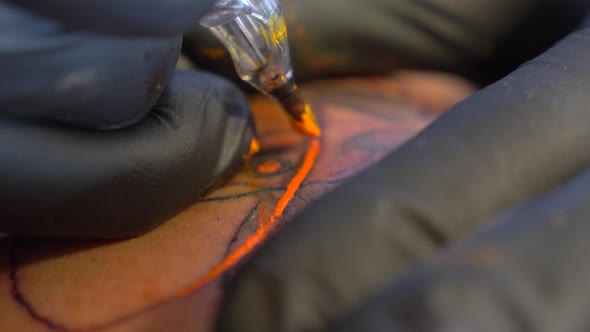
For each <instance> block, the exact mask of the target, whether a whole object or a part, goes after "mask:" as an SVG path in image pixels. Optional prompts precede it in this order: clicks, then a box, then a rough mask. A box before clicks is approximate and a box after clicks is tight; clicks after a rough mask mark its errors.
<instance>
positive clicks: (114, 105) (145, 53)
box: [0, 1, 182, 129]
mask: <svg viewBox="0 0 590 332" xmlns="http://www.w3.org/2000/svg"><path fill="white" fill-rule="evenodd" d="M82 2H86V1H82ZM82 2H80V3H82ZM36 3H47V4H49V3H54V2H53V1H47V2H46V1H42V2H36ZM181 42H182V39H181V36H180V35H178V36H170V37H159V38H156V37H142V38H140V37H115V36H107V35H99V34H93V33H89V32H85V31H70V30H66V29H64V27H63V24H62V23H61V22H58V21H55V20H51V19H48V18H45V17H41V16H38V15H35V14H34V13H32V12H30V11H27V10H23V9H21V8H18V7H15V6H12V5H9V4H7V3H5V2H0V79H1V82H2V89H0V114H3V115H10V116H13V117H19V118H28V119H34V120H38V121H52V122H59V123H65V124H68V125H72V126H82V127H90V128H101V129H114V128H121V127H125V126H129V125H131V124H134V123H137V122H138V121H140V120H141V119H143V118H144V117H145V116H146V115H147V114H148V113H149V111H150V110H151V108H152V107H153V106H154V105H155V103H156V101H157V100H158V98H159V97H160V95H161V93H162V91H164V88H165V87H166V84H167V82H168V81H169V79H170V77H171V75H172V72H173V71H174V67H175V64H176V61H177V60H178V57H179V54H180V45H181Z"/></svg>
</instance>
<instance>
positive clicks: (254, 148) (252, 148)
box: [250, 137, 260, 155]
mask: <svg viewBox="0 0 590 332" xmlns="http://www.w3.org/2000/svg"><path fill="white" fill-rule="evenodd" d="M259 151H260V143H258V140H257V139H256V137H254V138H252V142H250V155H253V154H256V153H258V152H259Z"/></svg>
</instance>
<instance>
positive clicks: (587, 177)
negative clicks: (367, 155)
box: [219, 1, 590, 332]
mask: <svg viewBox="0 0 590 332" xmlns="http://www.w3.org/2000/svg"><path fill="white" fill-rule="evenodd" d="M417 3H418V2H417ZM419 3H421V4H425V5H426V3H427V2H419ZM469 3H470V4H471V5H472V6H475V1H469ZM500 3H503V2H500ZM510 3H514V2H510ZM519 3H520V2H519ZM506 4H508V2H506ZM586 7H587V5H586ZM578 9H580V8H578ZM580 10H581V9H580ZM585 10H586V12H588V11H587V8H586V9H585ZM416 19H417V18H416ZM549 23H550V22H549ZM549 23H547V22H539V24H549ZM589 89H590V18H589V19H587V20H586V21H585V23H583V24H582V25H581V27H580V28H579V29H578V30H577V31H575V32H573V33H572V34H571V35H569V36H568V37H565V38H564V39H563V40H562V41H560V42H559V43H558V44H557V45H556V46H554V47H552V48H550V49H549V50H547V51H546V52H545V53H543V54H542V55H540V56H538V57H537V58H535V59H533V60H531V61H528V62H526V63H525V64H523V65H522V66H520V67H519V68H518V69H517V70H515V71H514V72H512V73H510V74H508V75H507V76H506V77H505V78H503V79H501V80H499V81H498V82H497V83H495V84H492V85H490V86H489V87H487V88H485V89H483V90H482V91H481V92H479V93H477V94H476V95H474V96H473V97H472V98H469V99H468V100H466V101H464V102H462V103H460V104H459V105H457V106H456V107H454V108H453V109H451V110H450V111H449V112H447V113H446V114H445V115H443V116H442V117H441V118H440V119H438V120H437V121H435V122H434V123H433V124H432V125H431V126H430V127H428V128H427V129H426V130H424V131H423V132H422V133H420V134H419V135H417V137H415V138H414V139H412V140H410V141H409V142H408V143H407V144H405V145H403V146H402V147H401V148H399V149H398V150H397V151H396V152H394V153H392V154H391V155H390V156H389V157H387V158H386V159H385V160H384V161H382V162H381V163H379V164H378V165H376V166H375V167H373V168H371V169H369V170H368V171H366V172H365V173H363V174H361V175H360V176H358V177H356V178H354V179H352V180H351V181H350V182H348V183H346V184H344V185H342V186H341V187H339V188H338V189H336V190H335V191H334V192H332V193H330V194H328V195H327V196H325V197H324V198H323V199H321V200H319V201H318V202H316V203H315V204H312V206H311V207H310V208H309V209H308V210H306V211H304V212H303V213H302V214H301V215H300V216H299V217H297V218H296V219H295V220H293V221H292V222H291V223H290V224H289V225H288V226H287V227H286V228H285V229H283V231H282V232H281V233H279V234H278V235H277V236H276V237H275V238H273V239H272V240H271V241H270V242H269V243H268V244H267V245H265V246H264V247H263V248H261V250H260V251H259V252H258V253H257V254H256V255H255V256H254V257H253V259H252V261H251V262H250V263H249V264H248V265H247V266H246V267H245V268H244V270H243V271H241V272H240V273H239V274H238V276H237V277H236V279H235V280H234V281H233V282H232V283H231V285H230V287H229V289H228V296H227V301H226V302H225V304H224V306H223V309H222V314H221V316H220V318H219V330H220V331H224V332H229V331H242V332H249V331H256V332H266V331H284V332H295V331H347V332H348V331H404V332H409V331H412V332H417V331H420V332H435V331H441V332H442V331H484V332H485V331H586V330H588V322H587V314H586V308H587V306H588V298H590V278H589V277H590V266H589V265H588V264H587V262H586V255H587V252H588V250H590V244H589V243H590V242H589V241H588V237H590V224H589V223H588V218H590V168H589V167H590V112H589V111H588V105H589V104H590V94H589V93H588V91H589ZM484 225H485V229H484V230H480V231H478V232H477V234H476V235H472V236H469V234H470V233H473V232H474V231H476V230H478V228H481V227H482V226H484ZM461 240H464V242H461V243H459V244H457V242H458V241H461ZM449 247H452V248H453V249H451V250H450V251H449ZM444 251H446V253H444V254H443V252H444Z"/></svg>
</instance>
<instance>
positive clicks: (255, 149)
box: [244, 137, 260, 160]
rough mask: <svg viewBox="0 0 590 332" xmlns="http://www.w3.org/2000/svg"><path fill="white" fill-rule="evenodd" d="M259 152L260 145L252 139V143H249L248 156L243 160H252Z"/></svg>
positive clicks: (254, 138)
mask: <svg viewBox="0 0 590 332" xmlns="http://www.w3.org/2000/svg"><path fill="white" fill-rule="evenodd" d="M259 151H260V143H258V140H257V139H256V137H253V138H252V141H251V142H250V151H248V154H247V155H245V156H244V159H246V160H250V158H252V156H253V155H255V154H257V153H258V152H259Z"/></svg>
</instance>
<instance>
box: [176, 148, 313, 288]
mask: <svg viewBox="0 0 590 332" xmlns="http://www.w3.org/2000/svg"><path fill="white" fill-rule="evenodd" d="M319 151H320V142H319V140H317V139H313V140H312V141H311V143H310V145H309V148H308V150H307V152H306V153H305V156H304V157H303V163H302V164H301V168H300V169H299V171H297V174H295V176H294V177H293V179H292V180H291V181H290V182H289V184H288V185H287V190H285V193H283V196H281V198H280V199H279V202H278V203H277V205H276V207H275V210H274V213H273V215H272V216H271V217H270V219H269V221H268V222H267V223H265V224H263V225H261V226H260V227H259V228H258V229H257V230H256V232H255V233H254V234H252V236H250V237H249V238H248V239H246V241H245V242H244V243H243V244H242V245H241V246H239V247H238V248H236V249H235V250H234V251H232V252H231V253H230V254H229V255H227V257H226V258H225V259H224V260H223V261H222V262H221V263H219V264H218V265H217V266H215V267H214V268H213V269H212V270H210V271H209V273H207V274H206V275H205V276H203V277H202V278H200V279H197V280H195V281H194V282H193V283H191V284H189V285H188V286H186V287H184V288H182V289H181V290H179V291H178V292H177V293H176V297H183V296H186V295H187V294H189V293H191V292H192V291H194V290H196V289H198V288H199V287H201V286H203V285H204V284H206V283H208V282H209V281H211V280H214V279H216V278H217V277H219V276H220V275H221V274H223V273H224V272H225V271H227V270H229V269H230V268H232V267H234V266H235V265H236V264H237V263H238V262H240V260H241V259H242V258H244V257H245V256H246V255H248V254H249V253H250V252H252V250H254V249H255V248H256V247H257V246H258V245H260V244H261V243H262V242H263V241H264V240H266V238H267V237H268V235H269V234H270V233H271V232H272V231H273V230H274V229H275V227H276V226H277V225H278V224H279V221H280V218H281V216H282V215H283V212H284V211H285V208H286V207H287V205H289V202H290V201H291V200H292V199H293V197H295V193H296V192H297V189H299V187H300V186H301V183H303V180H305V178H306V177H307V175H308V174H309V172H310V171H311V169H312V168H313V166H314V165H315V162H316V159H317V156H318V153H319Z"/></svg>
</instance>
